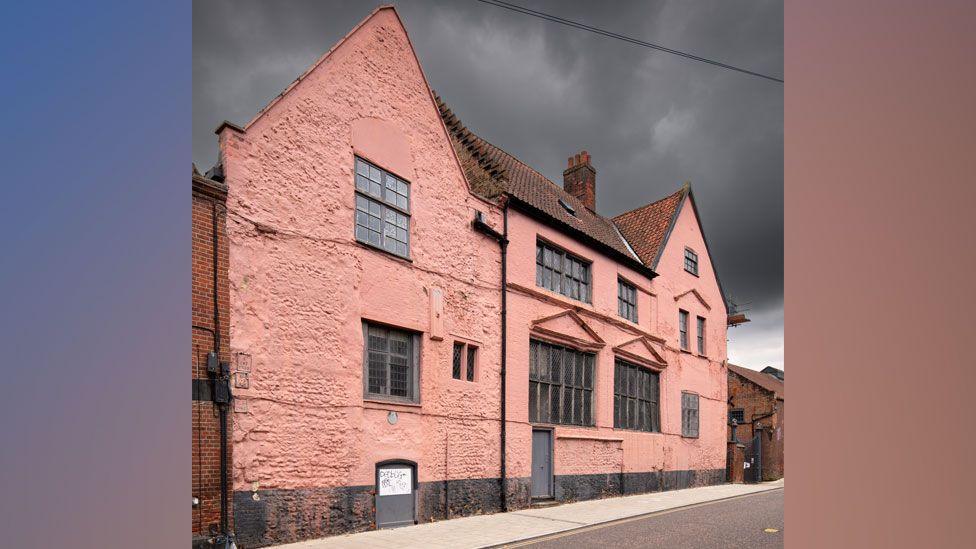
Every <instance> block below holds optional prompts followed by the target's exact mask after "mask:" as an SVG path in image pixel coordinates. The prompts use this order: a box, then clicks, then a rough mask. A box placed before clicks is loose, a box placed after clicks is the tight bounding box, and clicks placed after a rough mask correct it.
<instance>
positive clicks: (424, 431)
mask: <svg viewBox="0 0 976 549" xmlns="http://www.w3.org/2000/svg"><path fill="white" fill-rule="evenodd" d="M221 151H222V155H223V161H224V165H225V171H226V177H227V183H228V186H229V189H230V190H229V198H228V208H229V215H228V232H229V238H230V242H231V248H230V285H231V341H232V346H233V350H234V351H235V352H240V353H246V354H248V355H250V357H251V365H252V366H251V373H250V379H249V387H248V388H246V389H245V388H237V389H235V397H236V399H237V401H238V402H237V407H238V411H237V412H236V414H235V419H234V434H233V437H234V445H235V446H234V448H235V449H234V471H233V473H234V484H235V487H236V489H238V490H248V489H251V488H253V487H254V486H255V484H257V486H259V487H260V488H262V489H263V488H300V487H328V486H340V485H346V486H348V485H372V484H373V481H374V464H375V463H376V462H377V461H381V460H384V459H392V458H404V459H409V460H413V461H416V462H417V463H418V464H420V467H419V472H418V476H419V480H420V481H422V482H423V481H429V480H441V479H444V478H445V477H447V478H486V477H487V478H494V477H498V474H499V450H498V448H499V444H498V439H499V423H498V413H499V404H498V402H499V381H498V380H499V375H498V364H499V361H500V358H499V352H500V351H499V348H500V347H499V337H500V336H499V333H500V328H499V308H500V297H499V296H500V294H499V280H500V263H499V261H500V260H499V250H498V245H497V243H495V242H493V241H491V240H490V239H488V238H486V237H485V236H484V235H481V234H478V233H475V232H474V231H473V230H472V229H471V226H470V222H471V220H472V218H473V217H474V213H475V210H481V211H483V212H485V213H486V214H487V219H488V221H489V222H490V223H492V224H493V225H494V226H499V227H500V217H499V215H498V213H497V211H494V210H492V206H491V205H490V204H488V203H486V202H484V201H482V200H480V199H478V198H475V197H474V196H472V195H471V194H469V192H468V190H467V186H466V182H465V180H464V178H463V175H462V172H461V171H460V168H459V166H458V164H457V160H456V157H455V156H454V153H453V150H452V148H451V145H450V143H449V141H448V139H447V136H446V134H445V132H444V129H443V126H442V123H441V121H440V118H439V116H438V113H437V111H436V107H435V105H434V103H433V100H432V98H431V96H430V92H429V89H428V87H427V84H426V82H425V80H424V77H423V74H422V72H421V69H420V67H419V65H418V63H417V61H416V58H415V56H414V54H413V53H412V49H411V47H410V45H409V42H408V39H407V36H406V34H405V32H404V31H403V28H402V26H401V24H400V21H399V19H398V17H397V16H396V15H395V13H394V12H393V10H391V9H381V10H379V12H378V13H377V14H376V15H375V16H374V17H372V18H369V19H367V20H366V21H365V23H364V24H363V25H362V26H361V27H359V28H357V29H356V30H354V31H353V32H352V33H351V34H350V35H349V36H347V38H346V39H345V40H344V42H342V43H340V44H339V45H338V46H337V47H336V48H334V50H333V51H332V52H331V53H330V54H328V55H327V56H326V57H325V58H324V60H323V61H321V63H320V64H319V65H318V66H317V67H315V68H313V69H312V70H310V71H309V72H308V73H307V74H306V75H305V76H304V77H303V79H302V80H301V81H300V82H298V83H297V84H296V85H294V86H293V87H292V89H291V90H290V91H288V92H287V93H286V94H285V95H284V96H282V97H281V98H280V99H279V100H277V101H276V102H274V103H273V104H272V105H271V106H270V107H269V108H267V110H266V111H265V112H263V113H262V114H261V115H259V116H258V117H257V118H256V119H255V120H254V121H252V123H251V124H250V125H248V127H247V128H246V131H245V133H244V134H240V133H237V132H234V131H233V130H231V129H227V130H224V132H223V133H222V135H221ZM354 154H359V155H362V156H364V157H366V158H368V159H370V160H372V161H373V162H375V163H377V164H378V165H379V166H380V167H382V168H385V169H388V170H390V171H392V172H394V173H396V174H397V175H399V176H400V177H402V178H404V179H406V180H407V181H408V182H409V183H410V186H411V213H412V217H411V221H410V243H411V250H410V255H411V259H412V262H408V261H405V260H403V259H399V258H396V257H393V256H391V255H388V254H385V253H383V252H381V251H377V250H375V249H371V248H368V247H366V246H364V245H361V244H358V243H357V242H356V241H355V239H354V222H353V219H354V208H355V202H354V196H355V195H354V177H353V173H354ZM438 289H439V290H440V291H441V292H442V298H435V299H432V298H431V293H432V292H436V291H437V290H438ZM438 299H440V300H442V302H443V314H442V316H441V317H440V318H437V319H434V320H432V316H433V315H431V311H430V307H431V304H432V303H435V302H437V301H438ZM364 318H365V319H370V320H374V321H379V322H383V323H387V324H391V325H394V326H399V327H402V328H406V329H410V330H415V331H417V332H421V333H422V335H421V337H420V342H421V343H420V344H421V357H420V372H421V374H420V379H421V381H420V385H421V387H420V394H421V402H420V404H419V405H417V406H413V405H402V404H389V403H385V402H372V401H366V400H364V398H363V382H362V371H363V355H362V349H363V336H362V329H361V320H362V319H364ZM441 325H442V326H443V333H444V337H443V339H442V340H435V339H432V338H431V337H430V336H431V335H432V333H431V329H432V328H433V329H434V332H435V334H436V332H438V331H440V329H441V328H440V326H441ZM455 336H458V337H460V338H463V339H464V340H465V341H468V342H471V343H474V344H476V345H478V346H479V348H480V351H479V352H480V360H479V372H478V378H477V380H476V382H474V383H469V382H466V381H457V380H454V379H452V378H451V367H450V359H451V351H452V344H453V341H454V339H455ZM245 408H246V411H244V410H245ZM391 410H393V411H397V412H398V414H399V421H398V422H397V423H396V424H395V425H391V424H390V423H389V422H388V421H387V414H388V412H389V411H391ZM458 418H463V419H458Z"/></svg>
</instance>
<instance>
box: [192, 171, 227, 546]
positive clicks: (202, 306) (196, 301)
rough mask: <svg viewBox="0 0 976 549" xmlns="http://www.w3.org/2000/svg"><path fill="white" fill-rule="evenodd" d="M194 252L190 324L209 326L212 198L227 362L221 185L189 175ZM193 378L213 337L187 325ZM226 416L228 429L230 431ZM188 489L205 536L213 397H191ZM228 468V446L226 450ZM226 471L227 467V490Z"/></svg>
mask: <svg viewBox="0 0 976 549" xmlns="http://www.w3.org/2000/svg"><path fill="white" fill-rule="evenodd" d="M193 179H194V180H193V229H192V237H193V243H192V244H193V252H192V253H193V256H192V258H193V259H192V267H193V274H192V293H193V298H192V303H193V305H192V317H193V322H192V325H193V326H200V327H203V328H208V329H211V330H213V329H214V314H213V232H212V231H213V223H212V219H213V207H214V201H216V208H217V230H218V239H217V242H218V246H217V249H218V260H217V279H218V282H217V288H218V292H217V302H218V310H219V316H220V330H219V333H220V361H221V362H230V341H229V339H230V338H229V335H228V334H229V332H228V324H229V320H230V318H229V316H230V315H229V314H228V311H229V303H230V302H229V294H228V287H227V239H226V213H225V212H226V209H225V201H226V196H227V195H226V192H224V191H223V190H222V189H221V188H220V187H221V186H220V185H216V184H214V183H213V182H209V181H208V180H204V179H201V178H197V177H194V178H193ZM191 333H192V338H193V339H192V356H191V365H192V366H191V367H192V375H193V379H207V354H208V353H209V352H210V351H212V350H214V340H213V335H212V334H211V333H210V332H208V331H206V330H201V329H197V328H192V329H191ZM231 416H232V414H231V413H230V412H228V414H227V432H228V433H230V432H231ZM192 446H193V465H192V492H193V496H194V497H197V498H199V499H200V504H199V505H198V506H197V507H195V508H194V509H193V513H192V517H193V532H192V533H193V537H199V536H209V535H211V534H215V533H219V530H220V423H219V416H218V412H217V406H215V405H214V403H213V402H212V401H199V400H194V401H193V444H192ZM227 457H228V467H230V465H229V464H230V463H231V461H230V457H231V446H230V445H228V448H227ZM230 478H231V472H230V471H228V494H232V493H233V492H232V491H231V490H230ZM231 501H232V498H231V497H229V496H228V503H227V505H228V507H227V509H228V525H229V527H230V528H231V529H232V528H233V513H232V510H231V507H230V504H231Z"/></svg>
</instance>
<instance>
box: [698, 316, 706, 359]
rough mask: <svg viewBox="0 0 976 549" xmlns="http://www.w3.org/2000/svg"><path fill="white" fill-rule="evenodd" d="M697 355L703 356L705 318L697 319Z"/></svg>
mask: <svg viewBox="0 0 976 549" xmlns="http://www.w3.org/2000/svg"><path fill="white" fill-rule="evenodd" d="M697 328H698V334H697V335H698V354H700V355H704V354H705V317H701V316H700V317H698V326H697Z"/></svg>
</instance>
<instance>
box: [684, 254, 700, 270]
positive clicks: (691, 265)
mask: <svg viewBox="0 0 976 549" xmlns="http://www.w3.org/2000/svg"><path fill="white" fill-rule="evenodd" d="M685 270H686V271H688V272H689V273H691V274H693V275H695V276H698V254H696V253H695V252H694V251H692V249H691V248H685Z"/></svg>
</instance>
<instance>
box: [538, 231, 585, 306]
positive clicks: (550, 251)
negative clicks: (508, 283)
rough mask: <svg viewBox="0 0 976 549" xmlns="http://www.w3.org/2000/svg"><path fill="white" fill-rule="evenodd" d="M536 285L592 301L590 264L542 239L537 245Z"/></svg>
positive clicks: (574, 297)
mask: <svg viewBox="0 0 976 549" xmlns="http://www.w3.org/2000/svg"><path fill="white" fill-rule="evenodd" d="M535 285H536V286H539V287H541V288H546V289H547V290H552V291H554V292H556V293H558V294H563V295H564V296H566V297H569V298H571V299H575V300H577V301H583V302H586V303H589V302H590V264H589V263H587V262H586V261H584V260H582V259H580V258H578V257H576V256H574V255H573V254H570V253H568V252H564V251H562V250H560V249H559V248H556V247H555V246H550V245H549V244H546V243H544V242H542V241H541V240H539V241H537V242H536V246H535Z"/></svg>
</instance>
